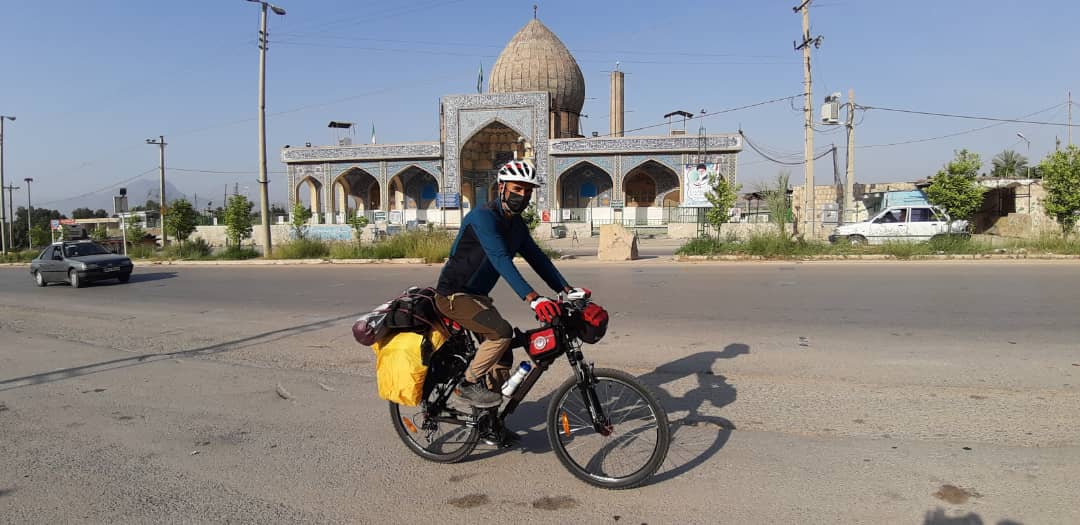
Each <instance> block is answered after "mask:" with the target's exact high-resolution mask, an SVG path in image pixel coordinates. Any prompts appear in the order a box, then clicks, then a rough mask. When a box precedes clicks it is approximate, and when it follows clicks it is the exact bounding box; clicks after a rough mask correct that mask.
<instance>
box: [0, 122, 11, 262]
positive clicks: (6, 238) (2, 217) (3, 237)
mask: <svg viewBox="0 0 1080 525" xmlns="http://www.w3.org/2000/svg"><path fill="white" fill-rule="evenodd" d="M4 120H10V121H12V122H15V117H10V116H7V115H0V250H2V251H3V253H4V255H7V252H8V245H9V244H11V239H10V237H11V236H10V235H9V234H8V233H7V230H5V228H6V225H7V220H8V216H7V206H5V203H6V201H5V200H4V190H3V188H4ZM12 222H15V221H14V219H12Z"/></svg>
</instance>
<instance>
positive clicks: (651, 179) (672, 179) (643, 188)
mask: <svg viewBox="0 0 1080 525" xmlns="http://www.w3.org/2000/svg"><path fill="white" fill-rule="evenodd" d="M623 192H624V193H625V194H626V207H627V208H634V210H633V218H634V219H635V221H636V222H637V223H638V224H648V223H649V222H650V221H662V220H663V207H664V206H678V205H679V196H680V186H679V176H678V175H677V174H676V173H675V171H674V170H672V169H671V168H669V167H667V166H664V165H663V164H660V163H659V162H656V161H655V160H648V161H645V162H643V163H641V164H640V165H638V166H637V167H635V168H634V169H632V170H630V172H629V173H627V174H626V178H625V179H623ZM627 218H628V219H629V218H630V217H627Z"/></svg>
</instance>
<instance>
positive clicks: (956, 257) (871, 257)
mask: <svg viewBox="0 0 1080 525" xmlns="http://www.w3.org/2000/svg"><path fill="white" fill-rule="evenodd" d="M672 260H673V261H675V262H706V261H1019V260H1051V261H1062V260H1064V261H1075V260H1080V255H1059V254H1045V255H1031V254H1023V253H1018V254H1000V253H988V254H974V255H971V254H951V255H914V256H911V257H897V256H895V255H888V254H867V255H811V256H806V257H764V256H761V255H675V256H673V257H672Z"/></svg>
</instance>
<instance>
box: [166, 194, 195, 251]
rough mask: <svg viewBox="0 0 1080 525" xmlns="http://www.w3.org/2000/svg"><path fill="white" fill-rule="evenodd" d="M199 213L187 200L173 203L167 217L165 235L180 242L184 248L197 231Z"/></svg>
mask: <svg viewBox="0 0 1080 525" xmlns="http://www.w3.org/2000/svg"><path fill="white" fill-rule="evenodd" d="M197 219H198V213H196V211H195V208H193V207H192V206H191V203H190V202H188V201H187V199H177V200H175V201H173V203H172V207H170V208H169V213H168V214H167V215H165V233H167V234H168V235H171V236H173V237H174V238H176V239H178V240H179V241H180V245H181V246H183V244H184V242H185V241H187V239H188V237H190V236H191V234H192V233H193V232H194V231H195V225H196V220H197Z"/></svg>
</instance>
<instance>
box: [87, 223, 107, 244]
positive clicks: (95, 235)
mask: <svg viewBox="0 0 1080 525" xmlns="http://www.w3.org/2000/svg"><path fill="white" fill-rule="evenodd" d="M90 238H91V239H93V240H95V241H97V242H102V241H106V240H108V239H109V228H108V227H106V226H105V225H104V224H98V225H97V227H96V228H94V231H92V232H90Z"/></svg>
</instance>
